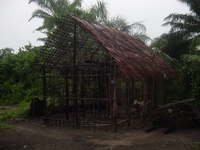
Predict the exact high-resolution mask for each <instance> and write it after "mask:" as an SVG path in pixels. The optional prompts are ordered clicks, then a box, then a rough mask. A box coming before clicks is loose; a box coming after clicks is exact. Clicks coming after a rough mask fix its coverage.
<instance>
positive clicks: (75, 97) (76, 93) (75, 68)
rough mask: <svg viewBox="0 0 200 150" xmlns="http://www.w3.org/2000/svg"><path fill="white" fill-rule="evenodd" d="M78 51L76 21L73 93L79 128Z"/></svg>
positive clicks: (78, 126)
mask: <svg viewBox="0 0 200 150" xmlns="http://www.w3.org/2000/svg"><path fill="white" fill-rule="evenodd" d="M76 51H77V45H76V22H74V56H73V57H74V58H73V75H74V77H73V80H74V82H73V83H74V84H73V94H74V107H75V114H76V126H77V128H80V124H79V116H78V100H77V97H78V91H77V90H78V88H77V86H78V81H77V79H78V78H77V75H78V68H77V66H76Z"/></svg>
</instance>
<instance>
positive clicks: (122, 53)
mask: <svg viewBox="0 0 200 150" xmlns="http://www.w3.org/2000/svg"><path fill="white" fill-rule="evenodd" d="M66 18H68V19H71V20H73V21H75V22H76V24H77V25H78V26H80V27H81V28H83V29H84V30H85V31H86V32H88V33H89V34H90V35H91V36H92V38H93V39H94V40H95V41H96V42H98V43H99V44H100V45H101V46H102V47H104V48H105V49H106V50H107V52H108V53H109V55H110V56H111V57H112V58H113V59H114V61H115V62H116V64H117V66H118V68H119V70H120V71H121V72H122V73H123V74H124V75H125V76H126V77H127V78H128V79H134V78H137V79H138V78H139V79H142V80H146V79H148V78H149V77H156V76H163V75H166V76H168V77H174V76H175V73H174V71H173V70H172V69H171V67H170V66H169V65H167V64H166V63H165V62H164V61H163V60H162V59H160V58H159V57H158V56H157V55H156V54H155V53H153V51H152V50H151V49H150V48H149V47H148V46H146V45H145V44H144V43H143V42H142V41H141V40H139V39H137V38H136V37H133V36H130V35H127V34H125V33H123V32H121V31H118V30H116V29H113V28H109V27H107V26H105V25H99V24H95V23H91V22H89V21H87V20H84V19H82V18H79V17H76V16H74V15H67V16H66ZM70 25H72V24H71V23H70V22H69V21H67V22H65V26H70ZM44 54H45V53H44ZM44 54H43V55H44ZM45 58H47V57H45Z"/></svg>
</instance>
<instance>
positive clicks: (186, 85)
mask: <svg viewBox="0 0 200 150" xmlns="http://www.w3.org/2000/svg"><path fill="white" fill-rule="evenodd" d="M179 1H181V2H182V3H185V4H187V6H188V7H190V10H191V14H170V15H169V16H168V17H166V19H165V24H164V25H170V26H171V30H170V32H169V33H165V34H163V35H161V36H160V37H158V38H156V39H154V40H153V41H152V43H151V47H152V48H153V49H154V50H155V51H156V52H157V53H158V54H159V55H160V56H161V57H162V58H163V59H164V60H166V61H167V62H168V63H169V64H170V65H171V66H172V67H173V68H174V70H175V71H176V72H177V75H178V77H177V79H176V80H171V79H168V78H165V85H166V87H165V101H166V103H168V102H171V101H174V100H183V99H189V98H195V99H198V100H199V99H200V92H199V91H200V34H199V32H200V21H199V20H200V12H199V7H200V3H199V0H179ZM29 3H35V4H37V5H38V6H39V9H38V10H36V11H34V12H33V14H32V16H31V17H30V20H31V19H33V18H40V19H43V24H42V26H40V27H38V28H37V29H36V30H37V31H41V32H44V33H45V34H46V36H47V38H48V35H49V34H50V33H52V32H53V31H54V30H55V28H56V27H57V25H58V24H59V22H60V21H61V19H62V18H61V16H62V15H63V14H64V13H66V12H67V13H73V14H75V15H77V16H80V17H82V18H85V19H87V20H91V21H94V22H97V23H102V24H105V25H108V26H110V27H113V28H116V29H118V30H121V31H123V32H125V33H127V34H130V35H135V36H137V37H139V38H141V39H142V40H143V41H147V40H148V39H149V38H148V36H146V34H145V27H144V26H143V25H142V24H141V23H132V24H129V23H128V22H127V21H126V19H124V18H123V17H120V16H116V17H113V18H112V17H110V16H109V15H108V14H109V13H108V10H107V7H106V3H105V2H97V4H94V5H92V6H91V7H89V8H87V9H84V8H83V7H82V5H81V4H82V0H73V1H72V2H69V1H67V0H29ZM43 40H45V39H43ZM40 48H42V47H34V46H32V45H31V44H29V45H25V46H24V47H22V48H20V49H19V51H18V52H17V53H14V50H13V49H11V48H4V49H0V105H17V106H19V109H16V110H13V111H4V112H1V113H0V120H8V119H13V118H15V117H19V116H20V115H23V114H24V113H26V112H27V109H28V107H29V103H30V99H31V98H33V97H41V92H42V90H41V89H40V87H41V86H40V84H41V80H38V79H37V78H34V77H38V76H39V73H40V72H39V71H38V70H37V69H35V70H34V71H33V70H32V68H33V65H34V59H35V56H36V53H37V51H38V49H40ZM198 104H200V102H198Z"/></svg>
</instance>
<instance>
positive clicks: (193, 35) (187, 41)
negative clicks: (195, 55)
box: [151, 0, 200, 58]
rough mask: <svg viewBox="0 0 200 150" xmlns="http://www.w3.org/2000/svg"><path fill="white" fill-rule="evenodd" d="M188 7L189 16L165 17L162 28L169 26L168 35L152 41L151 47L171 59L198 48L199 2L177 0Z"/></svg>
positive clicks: (199, 31)
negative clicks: (164, 53)
mask: <svg viewBox="0 0 200 150" xmlns="http://www.w3.org/2000/svg"><path fill="white" fill-rule="evenodd" d="M179 1H180V2H182V3H185V4H187V5H188V6H189V7H190V11H191V13H190V14H175V13H172V14H170V15H169V16H167V17H166V18H165V19H164V21H166V22H165V23H164V24H163V26H167V25H170V26H171V29H170V31H169V33H168V34H163V35H161V36H160V37H159V38H157V39H155V40H153V42H152V44H151V46H152V47H154V48H156V47H157V48H160V50H162V51H163V52H166V53H167V54H169V55H170V56H171V57H174V58H179V57H180V56H181V55H182V54H185V53H189V52H190V50H191V45H192V47H193V48H192V49H193V50H194V49H196V48H197V47H198V46H199V42H194V41H199V33H200V9H199V8H200V1H199V0H179Z"/></svg>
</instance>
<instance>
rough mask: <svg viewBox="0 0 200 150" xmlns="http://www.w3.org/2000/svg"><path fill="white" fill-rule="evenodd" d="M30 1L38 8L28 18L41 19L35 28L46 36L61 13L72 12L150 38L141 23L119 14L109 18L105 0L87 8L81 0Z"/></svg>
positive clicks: (60, 16) (58, 21)
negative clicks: (40, 23) (133, 21)
mask: <svg viewBox="0 0 200 150" xmlns="http://www.w3.org/2000/svg"><path fill="white" fill-rule="evenodd" d="M32 2H34V3H36V4H37V5H38V6H39V7H40V8H39V9H38V10H35V11H34V12H33V14H32V17H31V18H30V19H29V20H32V19H33V18H41V19H43V24H42V26H40V27H39V28H37V29H36V30H37V31H41V32H44V33H45V34H46V35H47V36H48V35H49V34H50V33H51V31H52V30H53V29H54V28H56V27H57V25H58V24H59V23H60V22H61V19H62V15H63V14H65V13H72V14H74V15H77V16H79V17H82V18H85V19H88V20H90V21H94V22H97V23H101V24H105V25H107V26H110V27H113V28H116V29H118V30H121V31H123V32H125V33H127V34H130V35H135V36H137V37H138V38H140V39H142V40H143V41H144V42H146V41H147V40H149V39H150V38H149V37H148V36H147V35H146V34H145V32H146V28H145V26H144V25H142V24H141V23H139V22H137V23H133V24H128V23H127V21H126V19H124V18H123V17H120V16H117V17H113V18H111V19H110V18H109V15H108V14H109V13H108V9H107V5H106V3H105V2H100V1H99V2H97V4H94V5H92V6H91V7H89V8H88V9H84V8H83V7H82V0H73V1H72V2H70V1H69V0H29V3H32ZM40 40H44V39H40Z"/></svg>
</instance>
